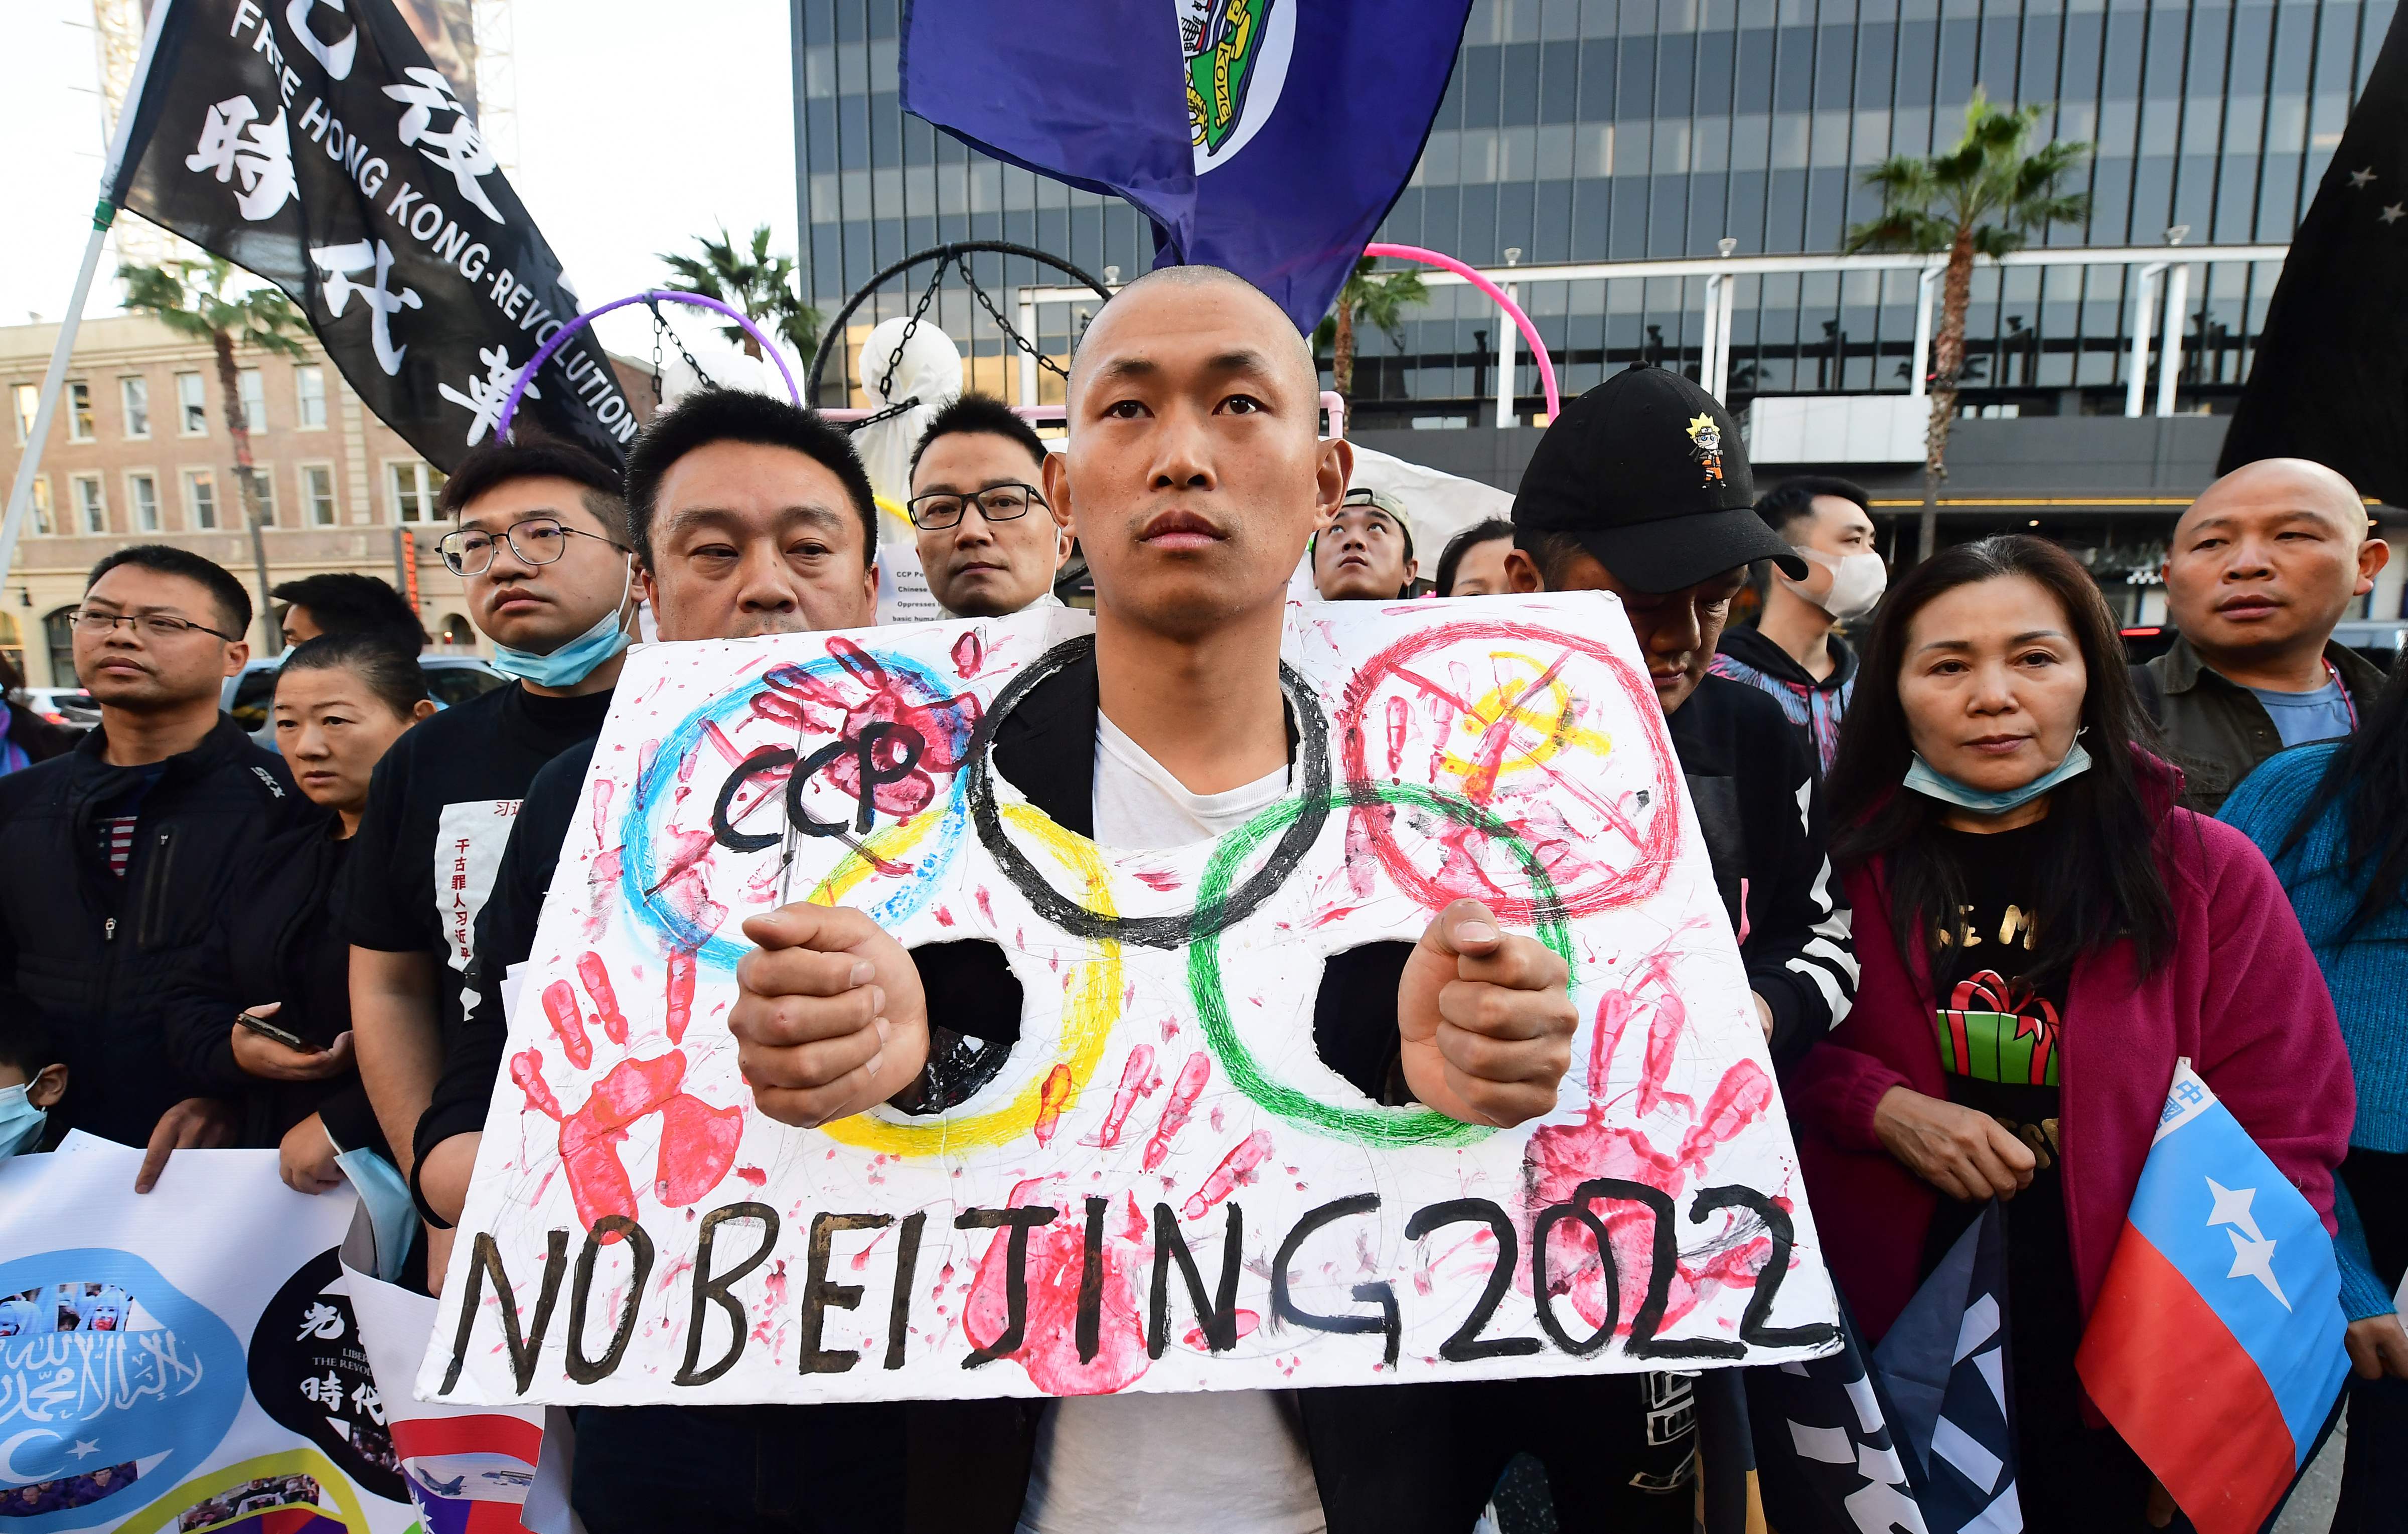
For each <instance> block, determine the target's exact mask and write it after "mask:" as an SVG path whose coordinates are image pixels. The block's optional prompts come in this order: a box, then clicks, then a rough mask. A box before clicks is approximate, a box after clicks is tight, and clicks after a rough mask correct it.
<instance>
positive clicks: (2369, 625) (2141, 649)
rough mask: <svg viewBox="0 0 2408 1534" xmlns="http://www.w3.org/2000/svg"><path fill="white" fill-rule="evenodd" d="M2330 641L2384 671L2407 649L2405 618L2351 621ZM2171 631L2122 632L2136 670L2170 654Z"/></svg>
mask: <svg viewBox="0 0 2408 1534" xmlns="http://www.w3.org/2000/svg"><path fill="white" fill-rule="evenodd" d="M2333 638H2336V639H2339V640H2340V641H2341V642H2342V643H2343V644H2345V645H2347V646H2349V647H2350V648H2351V649H2352V650H2355V651H2357V652H2358V653H2359V654H2361V655H2363V656H2365V657H2366V658H2367V659H2368V660H2371V661H2372V662H2373V663H2374V664H2375V665H2377V666H2379V667H2382V668H2383V669H2385V670H2386V671H2388V670H2390V669H2391V663H2392V662H2393V661H2396V660H2398V659H2399V658H2400V652H2401V650H2402V649H2403V648H2408V618H2350V619H2345V620H2343V622H2341V623H2339V624H2334V625H2333ZM2173 645H2174V631H2173V627H2172V625H2171V624H2144V625H2143V626H2141V627H2138V628H2128V629H2126V630H2124V653H2125V654H2126V655H2127V656H2128V657H2129V658H2130V659H2131V662H2132V664H2133V665H2135V666H2139V665H2141V664H2142V663H2143V662H2146V661H2153V660H2156V659H2157V657H2158V656H2159V655H2162V654H2164V653H2165V652H2167V651H2169V650H2171V649H2172V648H2173Z"/></svg>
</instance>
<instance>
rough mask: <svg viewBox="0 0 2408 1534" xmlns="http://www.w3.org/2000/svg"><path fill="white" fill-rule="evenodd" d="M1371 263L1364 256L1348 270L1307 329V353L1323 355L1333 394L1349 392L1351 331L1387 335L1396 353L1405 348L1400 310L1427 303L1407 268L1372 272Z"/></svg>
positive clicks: (1419, 283) (1352, 388) (1416, 277)
mask: <svg viewBox="0 0 2408 1534" xmlns="http://www.w3.org/2000/svg"><path fill="white" fill-rule="evenodd" d="M1376 265H1378V262H1377V261H1376V260H1375V259H1374V258H1372V257H1370V256H1364V257H1363V258H1362V259H1360V260H1358V261H1356V262H1355V269H1354V270H1353V271H1352V272H1350V273H1348V274H1347V277H1346V285H1345V286H1344V287H1343V288H1340V290H1339V292H1338V301H1337V302H1336V303H1335V304H1333V305H1331V306H1330V309H1329V313H1328V315H1327V316H1326V318H1324V319H1323V320H1322V322H1321V323H1320V324H1318V325H1316V326H1315V327H1313V332H1312V344H1313V349H1314V350H1315V351H1324V350H1326V351H1328V352H1329V371H1330V377H1331V379H1332V380H1333V381H1334V382H1335V384H1336V385H1337V389H1338V392H1339V393H1340V394H1344V395H1347V396H1349V397H1352V396H1353V394H1354V393H1355V332H1356V331H1357V329H1359V328H1360V327H1363V326H1367V325H1368V326H1369V327H1370V328H1371V329H1373V330H1376V331H1378V332H1379V333H1380V334H1381V335H1383V336H1385V337H1388V344H1389V345H1391V346H1394V347H1397V348H1398V349H1400V350H1401V349H1402V348H1403V346H1404V344H1405V310H1406V309H1408V308H1412V307H1413V306H1415V305H1417V304H1426V303H1427V302H1429V290H1428V288H1427V287H1426V285H1425V284H1424V283H1423V281H1422V274H1421V273H1419V272H1417V271H1413V270H1412V269H1411V268H1408V269H1406V270H1403V271H1395V272H1378V271H1375V270H1373V268H1374V267H1375V266H1376Z"/></svg>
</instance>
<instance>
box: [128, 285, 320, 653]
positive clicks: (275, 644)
mask: <svg viewBox="0 0 2408 1534" xmlns="http://www.w3.org/2000/svg"><path fill="white" fill-rule="evenodd" d="M246 276H247V274H246ZM117 277H118V280H119V281H121V282H123V283H124V284H125V307H126V308H130V309H139V310H141V311H142V312H144V313H146V314H150V315H151V316H152V317H154V318H156V319H157V320H158V321H159V322H160V323H162V324H165V326H166V327H167V328H168V329H170V330H172V331H175V332H176V333H177V334H178V335H181V336H189V337H193V339H194V340H205V341H207V342H208V343H209V349H210V351H213V352H215V353H216V355H217V364H218V396H219V397H220V398H221V399H222V400H224V401H225V423H226V436H227V437H230V438H232V439H233V442H234V475H235V482H236V483H237V484H239V485H241V486H242V509H243V515H244V517H245V519H246V520H247V521H249V523H251V564H252V565H253V566H255V568H256V570H257V573H258V576H259V612H260V619H261V622H262V623H263V624H265V628H266V637H267V642H266V646H265V648H266V651H267V652H268V653H269V654H271V655H273V654H276V653H277V652H279V651H281V650H282V649H283V641H282V638H281V637H280V636H279V634H278V633H277V628H276V624H275V622H274V620H273V619H271V618H270V617H269V616H268V609H269V604H270V602H271V600H272V599H271V598H270V596H269V595H268V580H267V542H266V539H265V538H262V537H261V536H260V531H259V528H260V493H259V472H258V470H257V469H255V468H253V467H252V466H251V421H250V419H249V418H248V417H247V416H246V415H245V414H244V412H243V408H242V383H241V376H240V374H239V372H238V371H237V370H236V367H235V357H234V353H235V348H236V347H237V346H240V347H248V348H250V349H251V351H274V352H277V353H279V354H280V355H283V356H287V357H293V358H296V359H306V358H307V357H308V355H309V349H308V346H306V345H305V344H303V342H304V338H305V337H308V334H309V324H308V321H307V320H305V319H304V318H302V315H301V311H300V310H298V309H296V308H294V307H293V300H292V299H290V298H288V297H287V296H285V294H284V291H283V290H282V289H280V288H275V287H270V286H268V285H266V284H265V283H262V284H260V285H259V286H257V287H249V286H245V287H243V288H241V289H240V291H237V288H236V283H237V279H236V267H235V266H234V265H233V264H232V263H231V262H228V261H226V260H225V259H224V258H223V257H222V256H211V257H209V258H208V260H207V261H167V262H162V263H161V264H159V265H155V266H141V265H134V266H120V267H119V268H117Z"/></svg>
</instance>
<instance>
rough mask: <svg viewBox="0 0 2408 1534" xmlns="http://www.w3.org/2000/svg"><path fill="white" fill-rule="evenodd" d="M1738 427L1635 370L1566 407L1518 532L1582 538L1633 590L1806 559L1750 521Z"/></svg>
mask: <svg viewBox="0 0 2408 1534" xmlns="http://www.w3.org/2000/svg"><path fill="white" fill-rule="evenodd" d="M1755 503H1756V475H1755V473H1754V471H1753V470H1751V469H1750V468H1749V467H1748V463H1747V449H1746V448H1745V447H1743V446H1742V445H1741V443H1740V437H1739V425H1738V423H1736V422H1734V421H1732V420H1731V417H1730V412H1729V411H1728V410H1726V409H1723V408H1722V406H1721V405H1720V404H1718V403H1716V402H1715V400H1714V397H1713V395H1712V394H1707V393H1706V392H1705V391H1704V390H1703V389H1700V388H1699V387H1698V386H1697V385H1696V384H1694V383H1691V382H1690V381H1689V380H1687V379H1684V378H1683V377H1682V376H1681V375H1680V374H1678V373H1673V372H1669V371H1667V370H1665V369H1664V368H1661V367H1645V366H1641V367H1633V368H1630V369H1628V370H1627V371H1624V372H1620V373H1616V374H1615V375H1614V376H1613V377H1612V378H1610V379H1608V380H1605V381H1604V382H1603V383H1600V384H1598V386H1597V387H1596V388H1594V389H1591V390H1590V391H1589V392H1588V393H1587V394H1583V395H1581V396H1580V397H1579V398H1578V399H1575V400H1573V401H1572V402H1571V403H1570V404H1569V405H1567V406H1565V407H1564V409H1563V412H1562V413H1561V414H1559V415H1557V416H1556V417H1555V423H1554V424H1553V425H1551V426H1549V427H1548V428H1547V434H1546V435H1545V436H1544V437H1541V438H1540V439H1539V447H1538V451H1537V452H1534V453H1533V454H1531V457H1530V466H1529V467H1528V468H1527V469H1525V470H1523V472H1522V488H1521V490H1520V492H1519V493H1518V494H1516V495H1514V497H1513V525H1514V527H1515V528H1516V529H1520V528H1524V527H1527V528H1532V529H1534V530H1536V531H1539V532H1542V533H1564V534H1568V535H1570V537H1572V538H1576V539H1578V540H1579V542H1580V545H1581V547H1582V548H1584V549H1586V550H1587V551H1588V552H1590V553H1591V554H1594V555H1595V556H1596V557H1597V561H1598V564H1600V565H1603V566H1605V567H1606V568H1607V569H1609V570H1612V571H1613V576H1614V579H1615V580H1617V581H1621V582H1623V583H1624V584H1625V585H1627V586H1628V587H1630V588H1631V589H1632V590H1634V591H1642V592H1664V591H1679V590H1681V589H1682V588H1683V587H1684V586H1694V585H1696V584H1697V583H1698V582H1699V581H1703V580H1706V579H1707V578H1709V577H1711V576H1715V575H1719V574H1721V573H1722V572H1723V571H1725V570H1728V569H1735V568H1737V567H1738V566H1742V565H1752V564H1754V563H1755V562H1756V561H1757V560H1759V559H1770V560H1771V561H1773V562H1774V563H1775V564H1778V565H1779V566H1781V568H1782V569H1783V570H1784V571H1785V572H1786V573H1787V574H1788V575H1789V577H1790V578H1791V579H1792V580H1797V581H1802V580H1804V579H1805V578H1806V562H1805V561H1804V560H1802V559H1800V558H1799V557H1798V555H1797V553H1796V552H1795V551H1793V550H1792V549H1791V548H1790V547H1789V545H1788V544H1786V543H1785V542H1783V541H1782V539H1781V538H1780V537H1779V536H1778V535H1776V534H1775V533H1774V532H1773V531H1772V529H1771V528H1770V527H1767V526H1766V525H1765V524H1764V519H1763V518H1761V517H1759V516H1757V515H1756V506H1755Z"/></svg>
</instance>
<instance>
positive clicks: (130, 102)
mask: <svg viewBox="0 0 2408 1534" xmlns="http://www.w3.org/2000/svg"><path fill="white" fill-rule="evenodd" d="M174 3H175V0H157V4H155V5H153V6H152V7H150V26H149V28H148V29H146V30H145V31H144V32H143V34H142V52H141V55H140V56H139V57H137V58H136V60H135V61H134V77H133V79H132V81H131V83H129V84H128V85H127V86H126V89H125V104H124V105H123V106H122V107H121V108H119V109H118V113H117V132H116V133H115V134H114V135H113V136H111V140H110V143H109V147H108V162H107V163H106V164H105V165H103V166H102V167H101V172H100V201H99V202H98V203H97V204H96V205H94V207H93V210H92V237H91V238H90V239H88V240H86V241H85V242H84V248H83V265H82V266H81V267H79V269H78V270H77V272H76V280H75V292H74V294H73V295H72V296H70V297H69V298H68V299H67V311H66V314H65V318H63V319H62V320H60V322H59V339H58V344H57V345H55V346H53V347H51V348H50V370H49V371H48V372H46V373H44V374H43V375H42V396H41V403H40V404H39V405H37V406H36V408H35V410H34V421H33V424H32V425H30V426H29V427H27V428H26V433H25V456H24V457H23V458H22V459H21V460H19V461H18V464H17V480H16V482H15V483H14V484H13V485H11V486H10V487H9V490H8V515H7V518H6V520H0V582H5V581H7V579H8V572H9V571H10V570H11V569H14V568H15V567H16V563H17V540H18V538H20V537H22V535H23V533H24V531H25V515H26V513H27V512H28V511H30V510H32V509H33V505H34V478H35V476H36V475H37V474H38V473H40V472H41V467H42V449H43V447H44V446H45V445H46V444H47V443H48V442H49V441H50V423H51V421H52V420H53V419H55V418H56V417H57V415H58V411H59V395H60V394H61V393H62V392H64V391H65V387H66V379H67V360H68V358H69V357H70V356H71V355H73V353H74V351H75V339H76V331H77V329H78V328H79V326H81V325H82V323H83V306H84V301H85V300H86V299H87V298H89V297H90V296H91V295H92V279H93V273H94V272H95V271H97V270H98V269H99V267H100V252H101V248H102V247H103V246H104V245H106V244H107V243H108V229H109V225H111V224H113V223H115V222H117V206H116V204H114V203H112V202H110V201H109V194H110V193H111V192H112V191H113V190H114V189H115V187H116V185H117V173H118V170H119V168H120V167H121V166H122V165H124V164H125V151H126V149H127V148H128V146H129V145H130V144H131V143H132V142H133V137H134V121H135V117H136V113H137V112H138V111H139V110H140V108H141V106H142V91H143V87H144V86H145V85H146V84H148V83H149V81H150V62H151V58H152V55H154V54H155V53H156V52H157V51H158V49H159V33H160V29H161V28H162V27H164V26H165V24H166V21H167V12H168V10H169V8H170V7H172V6H173V5H174ZM64 505H65V503H64V502H60V503H58V507H64ZM58 507H54V508H53V509H58ZM53 680H55V679H53Z"/></svg>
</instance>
